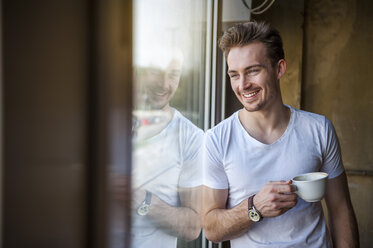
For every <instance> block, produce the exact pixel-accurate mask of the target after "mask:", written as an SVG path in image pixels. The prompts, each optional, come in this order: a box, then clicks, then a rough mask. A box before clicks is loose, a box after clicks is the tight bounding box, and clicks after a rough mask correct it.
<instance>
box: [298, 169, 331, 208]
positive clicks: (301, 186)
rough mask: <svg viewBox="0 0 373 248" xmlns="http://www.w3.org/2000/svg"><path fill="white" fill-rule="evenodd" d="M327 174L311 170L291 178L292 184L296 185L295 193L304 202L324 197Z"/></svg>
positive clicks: (319, 199)
mask: <svg viewBox="0 0 373 248" xmlns="http://www.w3.org/2000/svg"><path fill="white" fill-rule="evenodd" d="M327 178H328V174H327V173H324V172H311V173H305V174H301V175H299V176H296V177H294V178H293V185H295V186H296V187H297V190H296V191H295V193H296V194H297V195H298V196H299V197H300V198H302V199H303V200H305V201H306V202H318V201H321V199H322V198H323V197H324V194H325V183H326V180H327Z"/></svg>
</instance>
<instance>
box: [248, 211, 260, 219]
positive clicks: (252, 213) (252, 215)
mask: <svg viewBox="0 0 373 248" xmlns="http://www.w3.org/2000/svg"><path fill="white" fill-rule="evenodd" d="M249 218H250V219H251V220H252V221H254V222H258V221H260V215H259V214H258V212H256V211H255V210H253V209H250V210H249Z"/></svg>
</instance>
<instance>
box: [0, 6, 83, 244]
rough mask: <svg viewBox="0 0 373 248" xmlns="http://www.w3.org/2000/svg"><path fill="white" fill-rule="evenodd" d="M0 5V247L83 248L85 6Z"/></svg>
mask: <svg viewBox="0 0 373 248" xmlns="http://www.w3.org/2000/svg"><path fill="white" fill-rule="evenodd" d="M2 2H3V61H4V62H3V64H4V75H3V87H4V141H3V142H4V168H3V171H4V173H3V174H4V184H3V185H4V195H3V197H4V198H3V200H4V207H3V231H4V233H3V247H84V245H85V233H86V230H85V224H86V211H85V210H86V201H87V199H86V169H87V168H86V152H87V151H86V149H87V147H86V125H87V123H86V120H87V109H86V108H87V104H86V103H87V93H86V88H87V25H88V23H87V3H86V1H76V0H65V1H22V0H12V1H2Z"/></svg>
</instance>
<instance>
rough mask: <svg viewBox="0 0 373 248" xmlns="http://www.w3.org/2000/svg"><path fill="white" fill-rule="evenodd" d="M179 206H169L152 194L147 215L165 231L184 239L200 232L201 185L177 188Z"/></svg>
mask: <svg viewBox="0 0 373 248" xmlns="http://www.w3.org/2000/svg"><path fill="white" fill-rule="evenodd" d="M179 196H180V201H181V207H174V206H170V205H168V204H167V203H165V202H164V201H162V200H161V199H160V198H158V197H157V196H155V195H153V196H152V200H151V206H150V211H149V214H148V217H149V218H151V220H152V221H153V222H154V223H155V225H156V226H157V227H159V228H161V229H162V230H164V231H165V232H167V233H169V234H171V235H173V236H176V237H178V238H181V239H183V240H186V241H190V240H194V239H196V238H198V236H199V233H200V232H201V216H200V213H201V186H200V187H195V188H182V189H180V190H179Z"/></svg>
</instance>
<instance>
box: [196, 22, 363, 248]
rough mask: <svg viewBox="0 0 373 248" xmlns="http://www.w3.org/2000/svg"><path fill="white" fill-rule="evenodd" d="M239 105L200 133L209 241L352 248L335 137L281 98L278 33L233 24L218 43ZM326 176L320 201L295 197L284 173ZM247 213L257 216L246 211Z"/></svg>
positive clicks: (323, 122) (353, 229)
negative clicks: (323, 203) (202, 136)
mask: <svg viewBox="0 0 373 248" xmlns="http://www.w3.org/2000/svg"><path fill="white" fill-rule="evenodd" d="M219 45H220V47H221V48H222V50H223V51H224V53H225V56H226V58H227V63H228V74H229V77H230V79H231V86H232V89H233V91H234V93H235V94H236V96H237V98H238V100H239V101H240V102H241V103H242V105H243V109H242V110H239V111H237V112H236V113H234V114H233V115H232V116H231V117H229V118H228V119H226V120H225V121H223V122H222V123H220V124H219V125H217V126H216V127H215V128H213V129H211V130H209V131H208V132H207V133H206V156H205V163H204V183H205V185H206V186H207V187H205V188H204V196H203V208H204V210H203V213H204V228H205V233H206V236H207V238H208V239H210V240H212V241H215V242H218V241H222V240H231V245H232V247H276V248H278V247H317V248H319V247H331V246H332V243H333V245H334V247H357V246H358V245H357V244H358V234H357V233H358V232H357V224H356V219H355V216H354V212H353V210H352V205H351V202H350V196H349V192H348V188H347V183H346V175H345V173H344V168H343V164H342V160H341V154H340V148H339V144H338V140H337V137H336V134H335V131H334V129H333V126H332V124H331V123H330V121H328V120H327V119H326V118H325V117H323V116H320V115H316V114H312V113H309V112H305V111H300V110H297V109H294V108H292V107H290V106H287V105H284V104H283V103H282V97H281V92H280V86H279V81H280V78H281V77H282V76H283V75H284V73H285V71H286V62H285V60H284V52H283V48H282V41H281V37H280V36H279V34H278V32H277V31H275V30H274V29H272V28H271V27H270V26H269V25H267V24H264V23H255V22H250V23H245V24H238V25H236V26H234V27H232V28H230V29H229V30H228V31H227V32H225V33H224V35H223V37H222V38H221V40H220V43H219ZM314 171H324V172H327V173H328V174H329V179H330V180H329V181H328V183H327V189H326V191H327V192H326V195H325V200H326V205H327V207H328V210H329V211H328V213H329V225H330V236H331V237H330V236H329V232H328V230H327V227H326V224H325V220H324V216H323V211H322V207H321V204H320V202H316V203H308V202H305V201H304V200H302V199H301V198H297V196H296V194H295V193H294V191H295V187H294V186H293V185H291V180H290V179H291V178H293V177H294V176H296V175H298V174H302V173H307V172H314ZM248 210H250V211H251V212H254V213H256V214H257V215H250V216H249V215H248Z"/></svg>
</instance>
